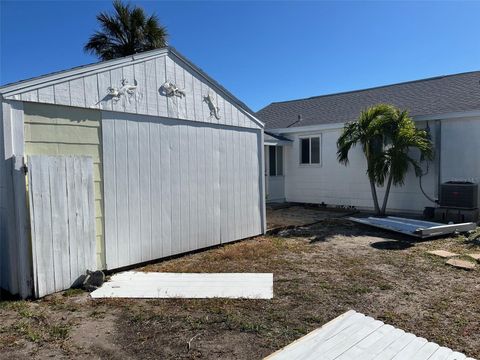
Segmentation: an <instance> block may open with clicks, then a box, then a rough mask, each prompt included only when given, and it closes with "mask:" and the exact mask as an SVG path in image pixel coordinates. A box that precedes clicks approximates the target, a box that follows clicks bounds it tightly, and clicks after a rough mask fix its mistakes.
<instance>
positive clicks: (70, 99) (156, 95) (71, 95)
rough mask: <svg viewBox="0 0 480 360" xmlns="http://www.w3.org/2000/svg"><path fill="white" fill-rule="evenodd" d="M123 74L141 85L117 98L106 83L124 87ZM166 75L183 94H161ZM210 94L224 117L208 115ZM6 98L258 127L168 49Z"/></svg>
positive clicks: (125, 77) (228, 99) (218, 90)
mask: <svg viewBox="0 0 480 360" xmlns="http://www.w3.org/2000/svg"><path fill="white" fill-rule="evenodd" d="M122 79H125V80H127V81H128V83H129V84H135V82H136V83H137V89H136V93H135V94H134V95H122V96H121V97H120V99H119V100H118V101H117V100H114V99H113V98H112V97H110V96H108V88H109V87H113V88H121V87H122ZM166 81H169V82H172V83H174V84H175V85H176V86H177V87H178V88H179V89H180V90H183V91H184V92H185V97H178V96H172V97H166V96H165V95H163V94H161V93H160V88H161V86H162V85H163V84H164V83H165V82H166ZM208 94H211V96H212V97H213V98H214V102H215V104H216V106H218V108H219V109H220V110H219V115H220V119H215V118H214V117H212V116H210V110H209V109H208V105H207V103H206V102H204V101H203V98H204V96H207V95H208ZM7 99H13V100H18V99H21V100H24V101H29V102H40V103H48V104H57V105H66V106H75V107H84V108H97V109H102V110H113V111H118V112H125V113H132V114H142V115H153V116H162V117H169V118H174V119H182V120H190V121H197V122H211V123H214V124H223V125H233V126H239V127H247V128H255V129H259V128H260V126H259V124H258V123H257V122H255V121H254V120H253V119H252V118H251V117H249V116H247V115H246V114H245V112H244V111H242V110H240V109H239V107H238V105H236V104H234V101H233V100H232V99H231V98H230V97H229V96H227V95H226V94H225V93H224V92H223V91H221V90H220V89H219V88H218V87H217V86H215V85H213V84H212V83H211V82H210V81H209V80H208V79H207V78H205V77H204V76H202V75H201V74H200V73H198V72H196V71H195V70H193V69H192V68H191V67H190V66H189V65H187V64H186V63H184V62H183V61H182V60H180V59H179V58H178V57H176V56H173V55H170V54H160V55H159V56H158V57H156V58H151V59H147V60H145V61H137V62H134V63H132V64H131V65H121V66H120V65H119V66H118V67H112V68H111V69H107V70H103V71H99V72H97V73H93V74H92V73H89V74H86V75H84V76H79V77H76V78H72V79H71V80H67V81H63V82H60V83H56V84H54V85H50V86H44V87H40V88H38V90H37V89H35V90H26V91H24V92H20V93H18V94H15V95H11V96H7Z"/></svg>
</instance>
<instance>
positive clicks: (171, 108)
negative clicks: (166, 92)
mask: <svg viewBox="0 0 480 360" xmlns="http://www.w3.org/2000/svg"><path fill="white" fill-rule="evenodd" d="M165 78H166V80H165V81H167V82H171V83H174V84H175V83H176V81H177V79H176V68H175V63H174V62H173V60H172V59H171V58H170V57H169V56H167V57H165ZM161 85H162V84H161ZM177 87H178V84H177ZM178 107H179V105H178V96H170V97H168V98H167V116H168V117H170V118H178V117H179V109H178Z"/></svg>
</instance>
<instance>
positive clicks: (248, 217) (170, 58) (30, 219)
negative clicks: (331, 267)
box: [0, 48, 265, 297]
mask: <svg viewBox="0 0 480 360" xmlns="http://www.w3.org/2000/svg"><path fill="white" fill-rule="evenodd" d="M0 94H1V98H0V100H1V107H2V112H1V114H2V115H1V116H2V118H1V121H0V132H1V133H0V156H1V159H2V161H1V162H0V199H1V201H0V287H1V288H3V289H5V290H8V291H9V292H10V293H12V294H19V295H20V296H22V297H27V296H30V295H32V294H33V295H34V296H43V295H45V294H49V293H52V292H55V291H59V290H62V289H65V288H68V287H70V285H71V284H72V283H73V282H74V281H76V280H77V278H78V277H79V276H81V275H82V274H84V273H85V271H86V270H96V269H103V270H113V269H119V268H123V267H127V266H132V265H135V264H139V263H143V262H147V261H151V260H154V259H159V258H164V257H168V256H172V255H175V254H180V253H185V252H189V251H193V250H197V249H201V248H205V247H209V246H213V245H218V244H223V243H227V242H231V241H235V240H239V239H244V238H248V237H251V236H254V235H258V234H261V233H263V232H264V231H265V208H264V206H265V204H264V199H265V195H264V175H263V173H264V169H263V157H264V155H263V124H262V122H260V121H259V120H258V119H257V117H256V116H255V114H254V113H253V112H252V111H251V110H250V109H249V108H248V107H247V106H246V105H245V104H243V103H242V102H240V101H239V100H238V99H237V98H235V97H234V96H233V95H232V94H231V93H230V92H229V91H227V90H226V89H225V88H223V87H222V86H221V85H219V84H218V83H217V82H216V81H214V80H213V79H212V78H210V77H209V76H208V75H207V74H205V73H204V72H203V71H202V70H201V69H199V68H198V67H197V66H195V65H194V64H192V63H191V62H190V61H189V60H187V59H186V58H185V57H184V56H182V55H181V54H179V53H178V52H177V51H176V50H175V49H173V48H165V49H160V50H154V51H149V52H144V53H141V54H135V55H133V56H127V57H124V58H120V59H115V60H111V61H105V62H100V63H97V64H92V65H88V66H82V67H78V68H74V69H71V70H67V71H61V72H58V73H53V74H50V75H46V76H42V77H38V78H34V79H30V80H26V81H21V82H18V83H14V84H9V85H6V86H3V87H1V88H0Z"/></svg>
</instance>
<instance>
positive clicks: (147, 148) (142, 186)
mask: <svg viewBox="0 0 480 360" xmlns="http://www.w3.org/2000/svg"><path fill="white" fill-rule="evenodd" d="M150 131H151V127H150V123H148V122H146V121H140V122H139V123H138V152H139V156H138V161H139V167H138V176H139V180H138V186H139V197H140V203H139V210H140V211H139V215H140V228H139V230H140V231H139V233H138V234H139V235H140V239H139V240H140V243H141V248H140V249H139V250H140V258H141V261H147V260H151V259H152V257H153V249H152V225H153V224H152V214H151V207H152V202H153V198H152V194H151V185H150V179H151V176H150V171H151V170H152V168H153V167H154V165H153V164H152V155H153V151H152V150H153V149H152V148H151V145H150V135H149V133H150ZM154 185H155V184H154Z"/></svg>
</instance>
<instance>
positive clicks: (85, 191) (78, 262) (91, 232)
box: [28, 156, 96, 297]
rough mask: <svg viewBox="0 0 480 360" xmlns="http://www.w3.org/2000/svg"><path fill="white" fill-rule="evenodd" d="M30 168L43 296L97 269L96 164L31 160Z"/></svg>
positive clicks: (83, 159) (37, 283) (36, 268)
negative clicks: (94, 193)
mask: <svg viewBox="0 0 480 360" xmlns="http://www.w3.org/2000/svg"><path fill="white" fill-rule="evenodd" d="M28 169H29V176H28V185H29V199H30V222H31V232H32V259H33V276H34V290H35V296H36V297H42V296H44V295H47V294H51V293H54V292H56V291H61V290H64V289H67V288H69V287H70V286H71V285H72V284H73V282H75V280H77V279H78V277H79V276H81V275H82V274H84V273H85V271H86V270H87V269H88V270H95V269H96V259H95V214H94V211H95V210H94V197H93V161H92V158H91V157H87V156H31V157H29V159H28Z"/></svg>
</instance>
